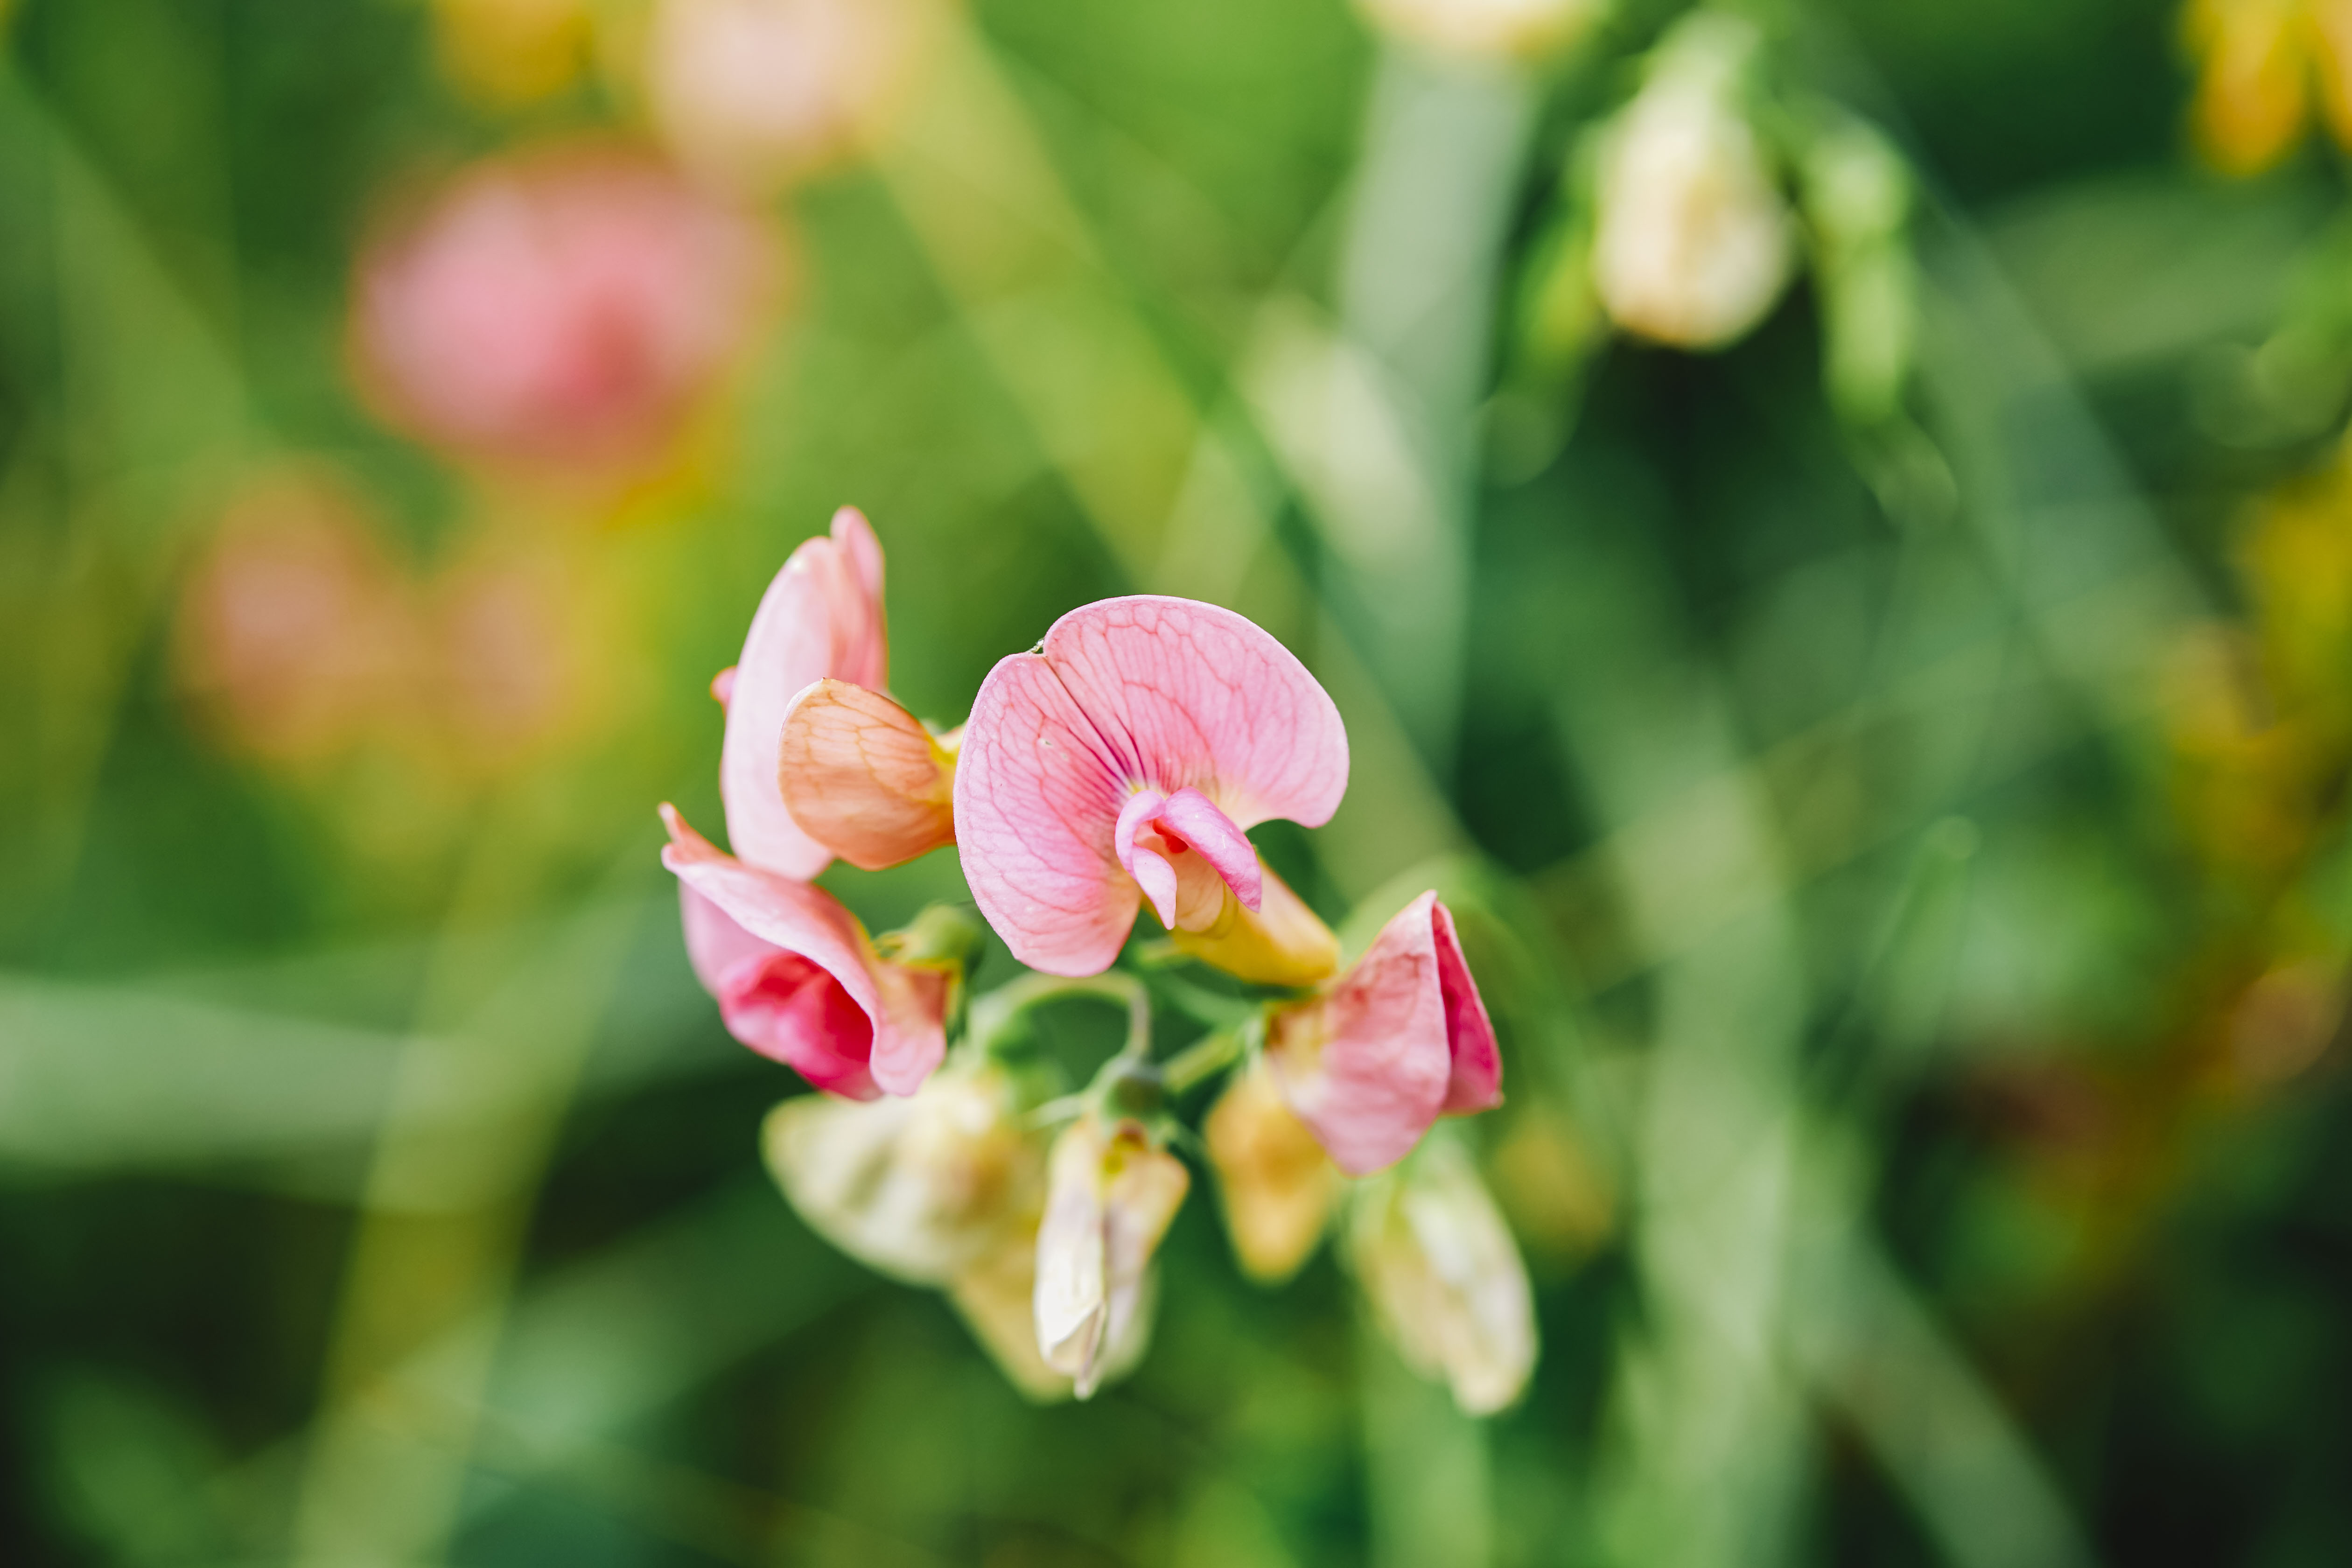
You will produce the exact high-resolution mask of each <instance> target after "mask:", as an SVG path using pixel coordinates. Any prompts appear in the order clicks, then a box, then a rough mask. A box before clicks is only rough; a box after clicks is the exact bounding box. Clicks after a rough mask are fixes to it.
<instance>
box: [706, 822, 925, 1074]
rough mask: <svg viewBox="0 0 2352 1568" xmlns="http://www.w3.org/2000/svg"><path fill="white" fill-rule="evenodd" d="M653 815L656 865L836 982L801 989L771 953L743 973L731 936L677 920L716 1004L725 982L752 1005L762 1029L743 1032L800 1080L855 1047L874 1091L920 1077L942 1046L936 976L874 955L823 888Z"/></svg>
mask: <svg viewBox="0 0 2352 1568" xmlns="http://www.w3.org/2000/svg"><path fill="white" fill-rule="evenodd" d="M662 820H663V822H664V823H665V824H666V825H667V826H668V828H669V833H670V842H669V844H668V846H667V847H665V848H664V849H663V850H662V864H663V865H664V866H667V868H669V869H670V870H671V871H673V872H674V873H676V874H677V878H678V879H679V880H680V881H681V882H684V883H685V884H686V885H687V886H688V888H690V889H692V890H693V891H694V892H696V893H698V894H700V895H701V896H702V898H704V899H706V900H709V902H710V903H711V904H712V905H714V906H716V909H717V910H718V911H719V913H721V914H723V915H724V916H725V917H726V918H727V920H728V921H731V922H732V923H733V924H734V925H735V926H737V927H740V929H741V931H742V932H743V933H744V934H745V935H747V936H749V937H751V938H752V939H756V940H757V941H758V942H763V943H766V944H768V945H769V946H771V947H774V948H779V949H782V950H783V952H786V953H788V954H791V955H793V956H794V957H797V958H799V959H801V960H803V961H805V962H806V963H808V964H810V965H813V966H814V969H816V970H817V971H819V972H821V973H823V974H824V976H826V977H827V978H828V979H829V981H830V982H831V985H832V988H833V989H834V990H837V991H838V993H839V994H840V1000H839V1001H838V1002H836V1001H835V999H834V998H833V997H832V995H831V994H830V992H828V991H827V990H825V989H824V988H822V987H820V988H818V989H816V990H814V991H811V992H807V994H803V989H804V983H805V982H806V981H807V979H808V977H807V976H806V975H805V974H803V973H802V972H801V971H799V970H798V969H796V968H793V967H791V966H782V967H778V966H775V965H773V964H771V966H770V969H769V971H767V972H763V973H761V974H760V975H758V976H757V977H756V984H754V980H753V978H751V977H747V975H746V973H744V966H745V963H747V957H746V954H747V952H749V950H748V949H746V948H745V947H743V945H742V944H741V942H740V940H739V939H736V938H734V937H732V936H730V935H729V934H728V933H726V932H725V931H715V932H714V931H712V930H710V929H709V927H708V926H707V925H705V926H704V928H703V929H702V930H701V931H700V932H699V934H698V931H697V926H696V924H695V923H694V922H689V924H688V947H689V952H693V953H694V955H695V957H694V962H695V968H696V973H697V974H698V975H699V976H701V977H702V979H703V983H704V984H706V985H708V986H709V987H710V989H711V990H712V991H713V993H714V994H719V996H720V999H721V1002H722V1005H724V1004H726V1003H728V1001H729V1000H730V988H731V991H732V1000H733V1002H734V1003H735V1004H736V1005H737V1006H738V1009H739V1011H740V1012H741V1014H742V1015H743V1016H745V1017H747V1018H749V1017H751V1016H754V1015H756V1016H757V1020H758V1022H759V1026H760V1027H761V1030H763V1031H764V1032H763V1033H762V1034H761V1037H758V1038H745V1039H744V1043H745V1044H746V1045H749V1046H751V1047H752V1048H753V1049H754V1050H759V1051H761V1052H762V1053H763V1054H766V1055H769V1056H773V1057H776V1058H778V1059H780V1060H783V1061H787V1062H790V1063H791V1064H792V1065H793V1066H794V1067H798V1068H802V1070H803V1072H804V1073H810V1075H811V1079H812V1081H815V1079H816V1077H817V1076H818V1075H829V1074H831V1073H832V1072H833V1071H834V1069H833V1068H831V1067H829V1066H828V1065H827V1064H828V1063H829V1062H831V1061H833V1060H835V1059H846V1060H860V1059H862V1060H864V1061H865V1062H866V1064H867V1067H868V1069H869V1070H870V1072H871V1074H872V1081H873V1083H874V1084H875V1085H876V1086H878V1087H879V1088H880V1089H882V1090H884V1091H885V1092H886V1093H889V1094H912V1093H913V1092H914V1091H915V1090H916V1089H919V1088H920V1087H921V1086H922V1083H923V1080H924V1079H927V1078H929V1076H930V1073H931V1069H932V1068H936V1067H937V1066H938V1065H939V1063H940V1058H941V1056H942V1055H944V1054H945V1050H946V1036H945V1033H944V1029H943V1026H942V1023H941V1014H942V1008H943V1005H944V1003H945V999H946V980H945V977H944V976H942V975H940V974H939V973H936V972H933V971H929V970H918V969H908V968H905V967H902V966H900V965H898V964H893V963H885V962H884V961H883V960H882V959H881V958H880V957H878V956H877V954H876V953H875V952H874V949H873V944H872V943H871V942H868V941H867V940H866V933H865V931H864V930H863V929H862V928H861V927H860V926H859V925H858V923H857V918H856V916H855V915H852V914H851V913H850V912H849V911H848V910H845V909H844V908H843V907H842V906H841V904H840V903H839V902H838V901H837V900H835V899H834V898H833V897H832V896H831V895H830V894H827V893H825V892H824V891H823V890H821V889H816V888H812V887H809V886H807V885H806V884H804V883H801V882H796V881H793V880H792V879H790V878H787V877H780V876H777V875H775V874H774V873H772V872H769V871H763V870H761V869H760V868H757V867H752V866H747V865H745V864H743V863H742V862H741V861H740V860H738V859H736V858H734V857H732V856H730V855H724V854H721V853H720V852H719V850H718V849H716V848H714V847H712V846H711V845H710V844H709V842H708V841H707V840H705V839H704V838H703V837H701V836H700V835H698V834H697V833H696V832H695V831H694V829H692V828H691V827H689V826H687V825H686V822H685V820H684V819H683V818H681V817H680V816H678V815H677V812H676V811H675V810H673V809H671V808H670V807H668V806H664V807H663V808H662ZM692 908H693V906H692V905H691V904H689V906H688V909H689V910H692ZM697 949H699V951H698V952H697V951H696V950H697ZM843 1004H845V1005H843ZM738 1037H739V1038H742V1036H740V1035H739V1036H738ZM803 1064H808V1065H803ZM812 1069H814V1070H812Z"/></svg>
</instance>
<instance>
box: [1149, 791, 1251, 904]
mask: <svg viewBox="0 0 2352 1568" xmlns="http://www.w3.org/2000/svg"><path fill="white" fill-rule="evenodd" d="M1170 832H1174V833H1175V834H1177V835H1179V836H1180V837H1182V839H1183V840H1184V842H1185V844H1186V845H1188V846H1189V847H1191V848H1192V850H1193V851H1194V852H1195V853H1196V854H1198V855H1200V856H1201V858H1203V859H1205V860H1206V861H1208V863H1209V864H1210V865H1211V866H1212V867H1213V868H1215V869H1216V873H1217V875H1218V877H1219V878H1221V879H1223V882H1224V884H1225V886H1227V887H1228V888H1231V889H1233V890H1234V897H1235V898H1237V899H1239V900H1241V901H1242V908H1244V909H1245V910H1249V911H1250V912H1251V913H1253V914H1255V913H1256V912H1257V910H1258V908H1259V906H1260V905H1261V904H1262V903H1264V901H1265V887H1264V882H1263V879H1262V878H1261V876H1260V873H1259V869H1258V863H1257V846H1255V845H1254V844H1252V843H1251V842H1250V841H1249V837H1248V836H1247V835H1246V834H1244V833H1243V832H1242V830H1241V829H1240V828H1238V827H1235V826H1234V824H1233V820H1232V819H1231V818H1230V817H1228V816H1225V814H1224V813H1223V812H1222V811H1219V810H1218V809H1217V808H1216V806H1215V805H1213V804H1211V802H1210V800H1209V797H1208V796H1206V795H1202V793H1201V792H1200V791H1199V790H1196V789H1180V790H1178V791H1177V792H1176V793H1175V794H1174V795H1170V796H1169V797H1168V808H1167V809H1166V810H1165V811H1162V812H1161V813H1160V833H1161V835H1162V836H1163V837H1164V836H1166V835H1167V834H1169V833H1170Z"/></svg>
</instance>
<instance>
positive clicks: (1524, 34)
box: [1357, 0, 1609, 59]
mask: <svg viewBox="0 0 2352 1568" xmlns="http://www.w3.org/2000/svg"><path fill="white" fill-rule="evenodd" d="M1357 8H1358V9H1359V10H1360V11H1361V12H1362V13H1363V14H1364V16H1365V18H1366V19H1367V20H1368V21H1370V23H1371V24H1372V25H1373V26H1376V27H1378V28H1379V29H1380V30H1381V32H1383V33H1386V34H1388V35H1389V36H1390V37H1393V38H1396V39H1398V40H1400V41H1401V42H1403V43H1408V44H1412V45H1413V46H1415V47H1419V48H1424V49H1428V50H1430V51H1431V52H1432V53H1434V54H1442V55H1454V56H1458V57H1463V58H1470V59H1502V58H1513V57H1516V58H1521V59H1532V58H1536V57H1538V56H1540V55H1546V54H1549V53H1551V52H1552V51H1553V50H1556V49H1560V48H1565V47H1568V46H1569V45H1570V44H1573V43H1575V42H1577V41H1578V40H1579V39H1580V38H1582V37H1584V36H1585V35H1586V34H1588V33H1590V32H1591V30H1592V26H1593V24H1594V23H1596V22H1598V21H1600V20H1601V17H1602V16H1606V15H1607V14H1608V10H1609V5H1608V0H1357Z"/></svg>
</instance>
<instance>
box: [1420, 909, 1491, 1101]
mask: <svg viewBox="0 0 2352 1568" xmlns="http://www.w3.org/2000/svg"><path fill="white" fill-rule="evenodd" d="M1430 913H1431V915H1432V916H1433V921H1432V930H1433V935H1434V936H1435V938H1436V942H1437V981H1438V986H1439V989H1440V990H1441V991H1442V992H1443V994H1444V998H1445V1041H1446V1045H1447V1047H1448V1048H1449V1050H1450V1052H1451V1054H1452V1060H1453V1071H1452V1074H1451V1076H1450V1077H1448V1079H1446V1083H1445V1104H1444V1114H1445V1115H1447V1116H1461V1115H1465V1114H1467V1113H1469V1112H1471V1111H1474V1110H1492V1109H1493V1108H1494V1107H1496V1106H1497V1105H1500V1104H1501V1103H1502V1102H1503V1052H1502V1047H1500V1046H1499V1045H1497V1044H1496V1040H1495V1024H1494V1020H1493V1019H1491V1018H1489V1017H1487V1016H1486V999H1485V998H1484V997H1482V996H1480V995H1479V994H1478V982H1477V981H1475V980H1474V979H1472V978H1471V975H1470V965H1469V964H1468V963H1465V961H1464V960H1463V957H1462V943H1461V942H1460V941H1459V940H1458V939H1457V938H1456V937H1455V936H1454V914H1453V911H1452V910H1448V909H1447V908H1446V907H1445V906H1444V904H1442V903H1439V902H1437V901H1436V899H1435V896H1434V895H1432V897H1431V910H1430Z"/></svg>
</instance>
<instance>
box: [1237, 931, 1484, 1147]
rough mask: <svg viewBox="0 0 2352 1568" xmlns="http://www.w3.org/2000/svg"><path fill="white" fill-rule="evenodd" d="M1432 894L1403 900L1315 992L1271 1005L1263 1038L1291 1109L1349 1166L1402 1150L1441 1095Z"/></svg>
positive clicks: (1441, 1004) (1445, 1067)
mask: <svg viewBox="0 0 2352 1568" xmlns="http://www.w3.org/2000/svg"><path fill="white" fill-rule="evenodd" d="M1436 898H1437V895H1436V894H1434V893H1424V894H1423V895H1422V896H1421V897H1420V898H1418V899H1415V900H1413V901H1412V903H1410V904H1408V905H1406V906H1405V908H1404V910H1403V911H1402V912H1401V913H1400V914H1398V916H1397V917H1396V918H1395V919H1394V920H1392V921H1389V923H1388V924H1387V925H1386V926H1384V927H1383V928H1381V934H1380V936H1379V938H1378V939H1377V940H1375V941H1374V942H1373V943H1372V945H1371V946H1370V949H1368V950H1367V951H1366V952H1365V953H1364V956H1363V957H1362V958H1360V959H1358V960H1357V961H1356V964H1355V967H1353V968H1352V969H1349V971H1348V973H1346V974H1344V975H1342V976H1340V978H1339V983H1338V984H1335V985H1334V986H1332V987H1331V989H1330V990H1329V991H1328V992H1327V993H1326V994H1323V995H1322V996H1319V997H1318V998H1316V999H1315V1000H1314V1001H1311V1002H1308V1003H1305V1004H1303V1005H1299V1006H1297V1007H1295V1008H1290V1009H1286V1011H1284V1012H1282V1013H1280V1014H1277V1015H1276V1017H1275V1020H1274V1026H1273V1028H1272V1030H1271V1031H1270V1033H1269V1037H1268V1039H1267V1041H1266V1058H1267V1059H1268V1060H1269V1061H1271V1062H1272V1063H1273V1064H1274V1070H1275V1076H1276V1079H1278V1080H1279V1081H1280V1083H1281V1085H1282V1089H1283V1092H1284V1093H1285V1094H1286V1095H1287V1096H1288V1097H1289V1100H1290V1103H1291V1107H1292V1109H1294V1110H1297V1112H1298V1118H1299V1120H1300V1121H1304V1122H1306V1123H1307V1126H1308V1127H1309V1128H1311V1129H1312V1130H1313V1131H1314V1133H1315V1136H1316V1139H1317V1140H1318V1142H1321V1143H1322V1145H1323V1147H1324V1148H1325V1149H1327V1150H1328V1151H1329V1152H1330V1154H1331V1158H1332V1159H1333V1160H1334V1161H1336V1162H1337V1163H1338V1164H1339V1168H1340V1169H1341V1170H1343V1171H1345V1172H1347V1173H1349V1175H1351V1176H1362V1175H1368V1174H1370V1173H1372V1172H1374V1171H1377V1170H1380V1169H1381V1167H1382V1166H1385V1165H1392V1164H1394V1163H1396V1162H1397V1161H1399V1160H1402V1159H1403V1158H1404V1157H1405V1155H1407V1154H1408V1153H1411V1152H1412V1146H1413V1145H1414V1144H1415V1143H1418V1142H1421V1136H1422V1134H1423V1133H1424V1132H1426V1131H1429V1126H1430V1123H1431V1122H1433V1121H1436V1120H1437V1113H1438V1110H1439V1108H1440V1107H1442V1106H1443V1105H1444V1103H1445V1086H1446V1082H1447V1080H1448V1079H1449V1077H1450V1076H1451V1072H1452V1066H1451V1058H1452V1054H1451V1053H1450V1052H1449V1051H1448V1050H1447V1049H1446V1044H1445V1001H1444V992H1443V990H1442V988H1441V986H1440V984H1439V981H1438V967H1437V944H1436V941H1435V938H1434V934H1433V933H1434V923H1433V921H1432V920H1431V919H1430V908H1431V906H1432V905H1433V904H1434V903H1435V902H1436Z"/></svg>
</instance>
